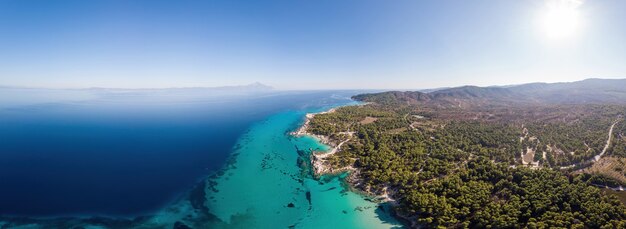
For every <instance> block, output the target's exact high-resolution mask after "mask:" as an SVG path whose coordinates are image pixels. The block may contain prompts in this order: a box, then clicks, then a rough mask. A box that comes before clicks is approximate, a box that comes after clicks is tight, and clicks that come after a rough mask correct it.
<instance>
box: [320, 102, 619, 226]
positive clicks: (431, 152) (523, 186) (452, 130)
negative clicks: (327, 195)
mask: <svg viewBox="0 0 626 229" xmlns="http://www.w3.org/2000/svg"><path fill="white" fill-rule="evenodd" d="M355 98H356V99H359V100H362V101H364V102H368V104H365V105H361V106H348V107H342V108H339V109H336V111H335V112H331V113H324V114H319V115H315V116H314V118H313V119H312V120H311V123H310V127H309V129H308V131H309V132H310V133H312V134H317V135H324V136H329V137H330V139H331V140H333V139H334V141H335V142H338V141H339V140H344V139H345V136H344V135H342V133H345V132H353V133H354V135H352V136H353V137H352V138H351V139H350V140H349V141H348V142H347V143H346V145H344V146H343V147H342V148H341V150H339V151H338V152H337V153H335V154H334V155H332V156H331V157H328V158H327V159H326V161H325V163H326V164H327V165H328V166H331V167H333V168H338V169H341V168H346V167H353V168H356V171H355V172H353V174H352V176H353V177H356V178H355V181H352V182H351V183H352V185H353V186H355V188H357V189H360V190H362V191H365V192H368V193H371V194H376V195H382V194H385V193H386V194H389V195H390V196H391V197H392V198H393V199H394V200H395V206H396V207H395V209H396V212H397V214H398V215H399V216H401V217H402V218H405V219H409V220H410V221H411V222H412V223H414V225H413V226H426V227H443V228H549V227H561V228H626V206H625V205H624V203H621V202H620V201H619V200H618V199H617V198H616V197H614V196H612V195H604V194H603V192H601V190H600V189H599V188H597V187H595V186H594V185H620V184H621V183H620V182H619V181H616V180H614V179H612V178H610V177H607V176H603V175H602V174H595V173H594V174H589V173H585V172H581V171H583V170H582V169H584V168H586V167H589V166H592V164H593V158H594V156H596V155H598V154H599V153H600V152H601V151H602V150H603V148H604V147H605V144H606V142H607V138H608V133H609V128H610V127H611V125H612V124H613V123H617V124H616V125H615V127H614V131H613V138H612V140H613V141H612V144H610V147H609V148H608V150H607V153H606V155H607V156H610V157H624V156H626V155H625V151H626V148H624V147H625V145H626V141H625V140H624V139H625V138H624V130H626V124H624V121H623V117H624V114H625V112H626V108H625V107H623V106H617V105H558V106H548V105H541V106H536V105H528V106H514V107H507V106H472V107H471V108H463V107H461V108H459V107H441V106H429V105H428V104H427V103H426V104H423V103H417V104H416V103H404V102H398V101H397V100H396V99H395V98H394V97H388V96H386V95H385V96H383V97H382V98H376V97H374V98H375V99H372V97H364V96H356V97H355Z"/></svg>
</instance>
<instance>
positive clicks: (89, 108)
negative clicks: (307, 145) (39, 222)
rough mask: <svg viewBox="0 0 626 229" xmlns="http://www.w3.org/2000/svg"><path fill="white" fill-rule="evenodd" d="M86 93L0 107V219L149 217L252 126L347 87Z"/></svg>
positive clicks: (216, 164) (215, 164)
mask: <svg viewBox="0 0 626 229" xmlns="http://www.w3.org/2000/svg"><path fill="white" fill-rule="evenodd" d="M20 93H26V92H23V91H20V92H18V93H13V96H17V97H20V96H21V95H22V94H20ZM28 93H35V92H28ZM40 93H49V92H40ZM81 93H85V92H81ZM86 94H89V96H86V97H85V98H83V99H80V100H76V99H67V98H62V99H61V98H60V99H55V100H46V101H32V102H31V101H28V102H20V103H19V104H10V105H4V106H2V105H3V104H0V215H18V216H67V215H109V216H135V215H141V214H149V213H151V212H153V211H156V210H157V209H159V208H161V207H163V206H165V205H167V204H168V203H169V202H171V201H173V200H174V199H175V198H176V197H177V196H178V195H180V194H181V193H183V192H185V191H187V190H189V189H190V188H191V187H192V186H193V185H194V184H196V182H197V181H198V180H199V179H202V178H203V177H205V176H207V175H208V174H210V173H211V172H213V171H215V170H217V169H219V168H221V167H222V165H223V164H224V163H225V161H226V159H227V158H228V156H229V154H230V153H231V151H232V147H233V145H234V144H235V142H236V140H237V139H238V137H239V136H240V135H241V134H242V133H243V131H245V130H246V129H247V128H248V127H249V126H250V125H251V124H252V123H254V122H257V121H259V120H262V119H264V118H266V117H268V116H269V115H271V114H275V113H277V112H279V111H284V110H289V109H302V106H323V103H328V104H332V103H333V100H337V99H344V100H345V99H346V97H349V96H350V95H352V94H354V93H353V92H281V93H269V94H267V93H265V94H256V95H246V96H222V97H219V98H217V97H210V96H209V97H207V98H205V97H203V96H200V97H198V96H193V97H184V96H183V97H181V96H180V95H167V94H165V95H163V94H159V95H158V96H152V95H146V94H141V95H135V94H132V93H123V94H114V95H111V94H106V93H105V94H102V93H95V94H93V95H92V94H90V92H86ZM24 95H25V94H24ZM17 97H16V100H18V99H19V98H17ZM43 97H45V96H43ZM70 97H71V95H70ZM5 100H7V99H6V97H5ZM8 100H10V99H8ZM0 102H1V101H0Z"/></svg>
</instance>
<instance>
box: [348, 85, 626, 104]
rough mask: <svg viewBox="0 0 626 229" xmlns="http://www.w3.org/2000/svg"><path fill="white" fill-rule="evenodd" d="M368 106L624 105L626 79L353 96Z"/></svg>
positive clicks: (625, 101)
mask: <svg viewBox="0 0 626 229" xmlns="http://www.w3.org/2000/svg"><path fill="white" fill-rule="evenodd" d="M354 98H355V99H357V100H362V101H370V102H393V101H400V102H404V103H413V104H428V105H436V106H456V107H467V106H471V105H498V104H500V105H520V104H591V103H598V104H625V103H626V79H586V80H582V81H576V82H569V83H529V84H522V85H515V86H491V87H478V86H462V87H454V88H444V89H439V90H430V91H389V92H382V93H372V94H362V95H357V96H354Z"/></svg>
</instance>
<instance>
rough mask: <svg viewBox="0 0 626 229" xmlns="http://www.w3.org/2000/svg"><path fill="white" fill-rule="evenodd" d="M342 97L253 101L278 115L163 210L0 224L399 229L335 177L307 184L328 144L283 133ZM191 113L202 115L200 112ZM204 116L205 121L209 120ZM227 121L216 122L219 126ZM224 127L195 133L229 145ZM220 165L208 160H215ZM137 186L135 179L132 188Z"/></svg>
mask: <svg viewBox="0 0 626 229" xmlns="http://www.w3.org/2000/svg"><path fill="white" fill-rule="evenodd" d="M347 94H349V93H347ZM346 96H348V95H335V93H328V92H324V93H321V94H320V95H319V96H318V95H316V96H313V97H311V96H308V97H306V96H304V95H298V96H292V97H293V98H294V99H296V98H301V99H300V100H298V101H295V102H294V101H292V100H293V99H284V97H275V98H272V99H271V100H268V101H270V102H271V103H270V102H268V103H264V104H261V103H259V104H258V105H257V106H258V107H268V106H269V108H267V109H270V110H278V113H274V114H273V115H267V116H265V117H264V118H260V119H258V121H256V122H254V124H252V125H251V126H249V127H248V128H247V129H244V131H243V134H240V135H239V138H238V139H237V140H236V141H235V142H236V143H235V146H234V148H233V149H232V151H230V152H231V153H230V154H231V156H230V158H229V162H228V163H226V164H225V165H224V167H223V168H222V169H221V170H218V171H217V172H215V173H213V175H210V176H209V177H208V178H200V180H197V181H198V182H199V183H198V185H197V186H196V187H195V188H193V189H192V190H190V191H188V192H185V193H183V194H181V195H180V197H179V198H178V199H176V200H174V201H171V203H170V204H167V206H166V207H165V208H162V209H161V210H157V211H155V212H153V213H150V214H149V215H146V216H143V217H129V218H125V217H115V218H111V217H98V214H90V213H85V214H82V216H79V217H72V218H19V219H15V218H11V217H3V216H2V215H0V227H3V228H4V227H5V226H8V227H7V228H75V227H83V228H186V227H185V226H188V227H191V228H228V229H237V228H395V227H401V224H399V223H398V222H397V221H395V220H394V219H393V218H391V217H390V216H389V214H387V212H388V210H386V208H385V207H383V206H380V205H379V204H377V203H373V202H370V201H368V200H366V197H363V196H361V195H358V194H356V193H353V192H350V191H348V187H345V184H344V183H343V182H342V180H343V179H342V177H337V176H331V177H323V178H322V179H320V180H316V179H313V178H312V176H311V172H310V163H309V162H310V153H311V152H312V151H323V150H328V149H329V148H328V146H326V145H323V144H321V143H320V142H318V141H317V140H316V139H314V138H311V137H306V136H305V137H294V136H292V135H291V134H290V132H292V131H294V130H296V129H297V128H298V127H300V126H301V125H302V124H303V122H304V121H305V120H304V117H305V115H306V113H313V112H320V111H324V110H328V109H330V108H332V107H336V106H340V105H347V104H354V102H352V101H350V100H348V99H347V97H346ZM310 97H311V99H309V98H310ZM272 104H275V105H274V106H278V105H280V104H291V105H290V108H287V109H289V110H286V111H285V108H280V107H277V108H274V107H272ZM276 104H278V105H276ZM257 110H258V109H257ZM281 110H282V112H281ZM224 112H226V111H224ZM224 112H222V113H224ZM248 113H249V112H248ZM248 113H242V112H231V114H236V115H235V116H236V117H241V116H245V115H248V116H249V114H248ZM193 114H196V113H193ZM252 114H254V113H252ZM197 115H198V116H205V115H206V113H202V114H197ZM237 115H238V116H237ZM258 116H259V115H256V116H254V117H258ZM176 117H178V116H176ZM211 117H213V116H210V117H209V118H211ZM232 118H234V117H232ZM232 118H223V119H219V120H222V121H223V122H225V121H227V120H231V119H232ZM120 125H121V124H120ZM229 125H230V124H229V122H225V123H224V125H211V127H213V128H208V129H210V130H211V131H213V132H216V133H221V134H215V135H206V134H199V135H201V136H205V137H206V138H209V139H207V141H209V140H210V141H212V142H222V143H223V144H230V145H231V146H232V143H229V142H227V141H226V140H225V139H226V138H225V137H224V136H223V135H229V134H230V132H232V131H229V130H230V129H232V127H229ZM198 128H200V127H198ZM202 128H206V127H204V126H202ZM176 133H179V132H176ZM194 133H195V132H194ZM216 139H217V140H216ZM234 139H235V138H234ZM222 143H220V144H217V145H216V144H212V146H213V150H218V149H219V148H215V147H218V146H221V145H223V144H222ZM163 144H165V143H163ZM209 145H211V144H209ZM209 152H210V151H209ZM205 153H206V152H205ZM213 154H215V152H213ZM161 157H163V155H161ZM193 160H194V161H197V163H198V164H206V163H207V161H205V159H193ZM163 161H168V163H167V164H169V163H173V162H175V160H173V159H172V158H170V157H164V158H163ZM221 161H222V160H213V161H211V160H210V161H209V162H211V163H221ZM218 168H219V167H218ZM167 172H168V171H160V170H158V169H157V170H151V172H150V177H151V178H154V179H153V181H154V182H155V183H161V184H166V183H167V182H166V181H167V180H168V179H169V180H178V179H179V178H172V177H170V176H169V175H168V174H169V173H167ZM140 181H141V180H137V183H138V184H139V183H140ZM151 187H152V186H151ZM122 190H126V189H122ZM160 190H161V188H160V187H154V191H149V190H148V191H142V192H141V193H142V194H144V195H150V194H152V193H154V192H157V191H160Z"/></svg>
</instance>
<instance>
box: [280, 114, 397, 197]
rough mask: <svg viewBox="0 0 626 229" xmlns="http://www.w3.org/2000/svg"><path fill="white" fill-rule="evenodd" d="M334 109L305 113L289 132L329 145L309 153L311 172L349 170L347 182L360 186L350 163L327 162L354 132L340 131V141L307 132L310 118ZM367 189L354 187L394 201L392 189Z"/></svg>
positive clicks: (350, 138)
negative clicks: (335, 166)
mask: <svg viewBox="0 0 626 229" xmlns="http://www.w3.org/2000/svg"><path fill="white" fill-rule="evenodd" d="M366 104H368V103H364V104H359V105H366ZM336 110H337V108H332V109H330V110H328V111H323V112H319V113H308V114H306V120H305V121H304V124H303V125H302V126H301V127H300V128H298V130H296V131H294V132H292V133H291V134H292V135H294V136H310V137H313V138H315V139H317V140H318V141H320V142H321V143H323V144H325V145H328V146H330V147H331V148H330V149H329V150H328V151H325V152H312V153H311V165H312V167H313V173H314V175H315V176H318V177H319V176H322V175H326V174H340V173H344V172H349V176H348V178H347V182H348V183H349V184H350V185H351V187H352V188H356V187H360V186H362V184H363V181H362V180H361V179H360V178H359V173H360V171H359V170H358V169H356V168H354V167H353V166H351V165H350V166H346V167H342V168H334V167H333V166H332V165H331V164H330V163H329V162H328V158H330V157H331V156H333V155H334V154H335V153H337V152H339V151H340V150H341V147H342V146H343V145H344V144H345V143H347V142H348V141H350V140H352V137H353V135H354V132H340V133H339V134H344V135H345V136H346V139H345V140H343V141H341V142H338V141H336V140H333V139H331V138H330V137H329V136H324V135H317V134H313V133H310V132H308V129H309V127H310V123H311V120H312V119H313V118H314V117H315V115H318V114H327V113H332V112H335V111H336ZM368 189H369V188H364V190H357V189H355V191H358V192H362V193H363V194H365V195H367V196H371V197H375V198H376V199H377V200H378V201H382V202H395V200H394V199H392V198H391V194H390V193H389V192H391V191H392V190H390V189H389V188H385V189H384V190H383V192H382V193H375V192H372V191H370V190H368Z"/></svg>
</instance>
